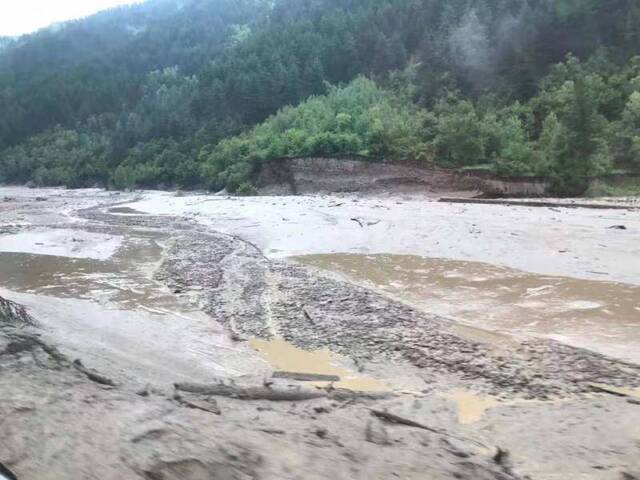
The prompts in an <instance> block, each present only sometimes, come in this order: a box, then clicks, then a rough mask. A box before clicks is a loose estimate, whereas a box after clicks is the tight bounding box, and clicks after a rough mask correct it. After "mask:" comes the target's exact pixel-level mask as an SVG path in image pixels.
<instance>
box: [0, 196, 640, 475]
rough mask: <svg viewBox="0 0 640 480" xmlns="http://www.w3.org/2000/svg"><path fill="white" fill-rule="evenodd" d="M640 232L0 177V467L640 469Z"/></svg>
mask: <svg viewBox="0 0 640 480" xmlns="http://www.w3.org/2000/svg"><path fill="white" fill-rule="evenodd" d="M610 227H614V228H610ZM621 227H624V228H621ZM639 231H640V220H639V217H638V212H637V210H633V209H629V210H608V209H607V210H593V211H592V210H588V209H565V208H555V207H552V208H546V207H545V208H537V207H531V208H530V207H524V206H511V207H507V206H494V205H453V204H446V203H438V202H435V201H430V200H427V199H425V198H418V197H407V198H400V197H394V196H376V197H357V196H347V195H342V196H303V197H258V198H252V199H238V198H225V197H211V196H204V195H203V196H198V195H191V196H180V195H176V194H169V193H153V192H144V193H139V194H137V193H109V192H101V191H98V190H82V191H65V190H27V189H21V188H1V189H0V297H1V298H2V300H0V319H1V322H0V399H1V401H0V431H1V433H2V434H1V436H0V462H2V464H4V465H5V466H6V467H7V468H9V469H10V470H11V471H13V472H14V473H15V474H16V475H17V477H18V478H21V479H23V478H29V479H59V478H100V479H121V478H147V479H210V478H216V479H249V478H256V479H258V478H260V479H261V478H265V479H281V478H301V479H312V478H318V479H320V478H322V479H324V478H340V479H342V478H345V479H346V478H380V479H388V478H402V479H412V478H415V479H438V478H467V479H483V478H487V479H492V478H495V479H509V478H533V479H565V478H571V479H573V478H595V479H632V478H638V475H640V366H639V364H640V358H639V357H638V351H640V320H639V318H638V317H639V316H640V296H639V294H638V291H639V290H638V289H639V288H640V287H638V285H640V265H639V264H638V261H639V258H640V251H639V250H638V249H639V248H640V247H639V246H638V245H639V244H638V242H637V239H638V236H637V234H638V232H639ZM23 307H24V308H23Z"/></svg>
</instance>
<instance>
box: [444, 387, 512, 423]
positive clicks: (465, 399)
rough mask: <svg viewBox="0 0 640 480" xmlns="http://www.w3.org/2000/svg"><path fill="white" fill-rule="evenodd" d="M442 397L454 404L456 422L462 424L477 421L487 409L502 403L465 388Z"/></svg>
mask: <svg viewBox="0 0 640 480" xmlns="http://www.w3.org/2000/svg"><path fill="white" fill-rule="evenodd" d="M444 398H446V399H447V400H451V401H452V402H454V403H455V404H456V407H457V409H458V422H459V423H461V424H463V425H466V424H470V423H474V422H477V421H479V420H480V419H481V418H482V417H484V415H485V413H486V412H487V410H489V409H491V408H494V407H497V406H498V405H501V404H503V402H501V401H500V400H499V399H497V398H495V397H490V396H482V395H477V394H475V393H472V392H469V391H466V390H455V391H453V392H450V393H448V394H446V395H444Z"/></svg>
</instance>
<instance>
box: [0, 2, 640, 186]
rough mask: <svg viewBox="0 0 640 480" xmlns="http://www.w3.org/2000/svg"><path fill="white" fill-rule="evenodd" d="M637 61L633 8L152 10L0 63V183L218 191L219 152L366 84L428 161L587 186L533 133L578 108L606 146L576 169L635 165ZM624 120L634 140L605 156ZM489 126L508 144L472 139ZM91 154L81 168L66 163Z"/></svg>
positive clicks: (107, 17)
mask: <svg viewBox="0 0 640 480" xmlns="http://www.w3.org/2000/svg"><path fill="white" fill-rule="evenodd" d="M637 53H640V7H639V6H638V4H637V2H636V1H634V0H612V1H605V0H495V1H487V0H451V1H447V2H443V1H441V0H365V1H356V0H276V1H274V2H271V1H267V0H241V1H234V0H183V1H180V2H179V1H177V0H150V1H148V2H147V3H144V4H142V5H137V6H133V7H127V8H119V9H115V10H112V11H108V12H103V13H100V14H97V15H94V16H92V17H89V18H87V19H84V20H79V21H75V22H71V23H69V24H65V25H63V26H59V27H56V28H50V29H46V30H44V31H41V32H38V33H36V34H34V35H30V36H27V37H23V38H21V39H18V40H17V41H15V42H13V43H12V44H10V45H9V46H7V47H6V48H5V49H4V50H3V51H0V107H1V108H0V148H1V147H13V148H9V149H8V150H5V152H4V153H3V154H0V180H3V179H4V181H12V182H16V181H17V182H19V181H25V180H27V179H32V180H35V181H37V182H39V183H46V184H51V183H54V184H56V183H68V184H72V185H83V184H87V183H90V184H93V183H102V184H107V183H109V182H113V181H114V177H113V175H114V172H115V171H116V169H117V168H118V166H121V165H122V166H125V165H126V167H127V168H128V169H129V172H128V174H127V175H125V177H126V178H127V182H126V183H131V182H132V181H133V184H134V185H146V186H154V185H160V184H164V185H171V184H180V185H182V186H189V185H195V184H210V185H217V186H219V182H218V181H213V182H212V181H211V179H210V178H206V177H207V175H208V174H211V171H212V170H211V168H209V167H208V166H207V164H208V160H207V159H208V158H209V157H210V154H212V152H214V151H215V148H216V145H217V144H218V142H219V141H220V140H222V139H223V138H226V137H230V136H232V135H235V134H237V133H240V132H242V131H244V130H247V129H248V128H250V127H251V126H253V125H255V124H257V123H259V122H262V121H263V120H265V119H266V118H267V117H269V116H270V115H272V114H275V113H276V112H277V111H278V110H279V109H280V108H282V107H284V106H286V105H296V104H298V103H300V102H302V101H304V100H305V99H307V98H308V97H309V96H311V95H321V94H324V93H326V92H327V82H328V83H329V84H334V85H336V84H342V83H347V82H350V81H352V80H353V79H354V78H356V77H357V76H359V75H365V76H367V77H369V78H371V79H373V80H375V81H376V82H378V83H379V84H380V85H381V86H383V87H385V88H386V89H390V90H393V91H395V92H396V93H397V94H398V98H401V99H402V100H401V101H403V102H409V103H415V104H416V105H417V106H419V107H423V108H427V109H429V112H428V115H422V114H421V115H422V116H423V117H424V118H426V119H430V120H428V121H427V120H425V124H424V125H423V127H422V128H423V138H422V139H421V140H420V142H419V143H420V144H421V145H425V147H424V149H425V150H424V151H423V152H422V153H419V154H418V156H419V157H421V158H434V157H435V158H437V159H438V160H439V161H443V162H445V163H449V164H455V165H468V164H478V163H483V162H485V163H486V162H490V163H491V168H493V169H494V170H496V171H502V172H507V171H518V172H543V171H553V170H554V168H555V167H554V168H551V167H548V166H547V167H548V168H547V167H545V168H543V167H542V165H544V164H545V162H546V163H549V162H551V163H553V162H555V163H557V162H558V161H559V160H558V158H560V157H563V158H564V157H567V158H566V159H565V160H563V162H564V164H566V165H570V166H568V167H566V169H569V170H571V169H575V171H576V172H580V173H579V175H581V176H584V175H587V174H591V173H594V172H597V171H599V169H598V168H595V169H593V168H590V167H589V168H581V165H580V164H572V163H571V161H570V160H569V157H572V156H573V155H577V154H578V153H579V152H577V151H572V150H571V148H569V147H566V145H565V146H564V147H562V146H558V145H556V146H555V147H553V148H552V146H550V145H547V147H545V148H547V149H552V150H553V149H554V148H555V150H557V152H556V154H554V155H556V157H554V160H553V161H552V160H549V159H548V158H546V157H545V158H546V160H544V159H541V158H540V156H539V155H538V154H537V153H536V152H539V151H540V150H541V149H542V146H541V145H540V144H539V142H540V141H541V136H542V135H543V133H544V128H543V123H544V122H545V120H546V119H547V117H548V116H549V114H550V113H554V114H555V115H556V119H557V121H558V122H560V123H559V125H560V126H559V127H558V128H560V127H563V128H566V127H567V125H568V124H569V123H571V122H572V121H573V120H571V119H570V118H569V117H570V114H569V113H567V112H569V111H570V110H571V108H573V107H572V106H571V105H573V104H576V102H578V103H579V102H580V101H582V100H580V98H579V97H580V95H583V94H584V95H586V97H585V98H586V100H588V102H591V103H592V104H593V105H590V106H588V108H586V107H585V108H582V109H581V110H580V109H579V108H578V109H577V110H576V111H580V112H581V113H580V115H583V116H585V118H587V117H589V118H591V117H593V118H592V120H593V121H592V120H585V121H578V120H576V122H577V124H579V125H582V126H583V127H584V129H585V131H588V130H589V129H591V130H592V131H593V132H595V131H596V130H597V131H598V135H595V136H596V137H598V139H597V140H598V141H597V142H595V143H598V145H595V144H594V145H592V146H590V147H589V148H588V149H587V150H585V151H583V152H581V153H580V155H581V156H583V157H585V156H586V157H590V156H591V155H595V152H596V151H597V152H599V153H598V155H600V157H603V156H606V155H608V156H610V158H611V159H616V160H618V159H620V160H621V161H624V162H627V163H629V162H631V163H633V162H635V160H634V159H635V153H633V152H634V150H633V148H635V147H633V145H634V143H633V142H634V141H635V140H634V138H635V133H634V132H635V128H636V125H635V123H634V122H635V120H634V119H633V115H634V114H633V105H631V106H630V107H629V108H625V107H627V106H628V104H629V102H630V101H631V95H632V93H633V91H634V89H635V87H633V86H632V85H631V84H630V83H629V82H631V80H630V79H631V78H633V75H632V73H633V64H632V63H630V64H628V62H629V61H630V59H631V57H632V56H633V55H634V54H637ZM567 54H574V57H573V58H575V60H571V58H570V59H569V60H568V62H567V64H566V65H567V66H566V67H565V68H566V69H567V68H568V69H569V70H570V71H569V72H568V73H566V74H564V76H563V74H560V73H558V69H557V68H556V67H553V65H555V64H557V63H558V62H563V61H565V59H566V55H567ZM590 58H591V59H592V60H589V59H590ZM578 59H580V60H582V62H580V61H578ZM576 62H577V63H576ZM575 65H577V66H575ZM625 65H626V66H625ZM554 68H555V69H554ZM558 68H559V67H558ZM560 70H561V69H560ZM402 71H404V73H402V74H400V73H393V72H402ZM547 75H550V76H549V77H547ZM594 75H595V76H597V77H598V78H599V80H598V79H596V78H595V77H594ZM616 75H617V76H616ZM614 77H615V78H614ZM578 79H579V80H580V81H579V82H577V83H576V80H578ZM621 79H622V80H621ZM617 81H623V83H624V82H626V83H625V85H624V86H623V88H622V89H621V90H620V91H619V92H617V97H616V98H615V99H614V100H612V99H608V100H607V99H603V98H596V97H593V95H600V94H604V95H609V96H611V95H613V96H614V97H615V96H616V94H613V93H611V92H610V90H609V89H607V88H604V87H603V88H601V87H600V86H598V85H600V84H599V83H598V82H600V83H602V84H607V85H608V84H609V83H610V84H611V85H610V86H611V87H612V88H615V85H614V84H615V82H617ZM566 82H572V85H571V86H570V87H567V85H565V84H566ZM594 82H595V83H594ZM583 83H584V85H585V87H584V88H582V87H581V86H580V85H582V84H583ZM563 85H564V87H563ZM576 85H577V86H576ZM618 86H620V85H618ZM574 87H575V88H574ZM562 88H565V90H567V88H569V90H571V91H570V92H568V93H567V91H565V92H564V94H565V97H566V98H565V97H562V92H561V89H562ZM374 90H375V89H374ZM578 90H580V91H578ZM380 91H382V90H380ZM581 91H582V92H583V93H580V92H581ZM384 95H387V93H384ZM567 95H569V96H568V97H567ZM569 97H570V98H569ZM587 97H588V98H587ZM554 102H555V103H554ZM563 102H564V103H563ZM572 102H573V103H572ZM594 102H595V103H594ZM518 105H519V106H518ZM563 105H564V106H563ZM573 106H575V105H573ZM576 108H577V107H576ZM623 111H627V114H626V118H627V120H625V121H626V125H627V126H626V127H625V128H627V132H628V135H627V137H625V138H624V139H620V138H616V139H613V138H605V137H606V135H604V130H603V129H604V128H605V123H606V128H609V129H610V128H611V126H612V125H613V123H612V122H619V121H622V117H623ZM629 111H631V113H629ZM585 112H586V113H585ZM589 112H590V113H589ZM343 113H345V114H349V112H343ZM590 116H591V117H590ZM601 117H602V118H601ZM491 119H493V120H491ZM485 120H490V121H489V122H488V123H487V124H488V125H493V124H495V125H499V126H500V128H498V127H495V129H494V130H497V131H500V132H502V131H503V130H504V131H505V132H507V131H509V132H510V133H504V135H507V137H509V136H510V137H509V138H501V135H502V133H500V135H497V134H495V133H487V132H482V131H479V130H478V128H475V127H474V126H473V125H474V124H477V123H478V122H482V121H485ZM601 120H603V121H605V123H603V122H602V121H601ZM553 121H554V120H553V118H550V119H549V121H548V122H547V130H548V129H551V128H552V126H553ZM447 122H448V123H447ZM456 122H457V123H456ZM492 122H493V123H492ZM585 122H586V123H585ZM485 123H486V122H485ZM574 123H575V122H574ZM591 124H593V125H591ZM596 124H597V125H596ZM58 125H59V126H60V127H57V126H58ZM370 125H371V128H374V124H373V123H371V124H370ZM638 127H640V125H639V126H638ZM326 128H329V130H327V131H333V130H331V129H332V128H333V127H330V126H326ZM447 128H448V129H449V130H450V131H449V132H448V133H446V131H447ZM491 128H493V127H491ZM454 130H455V131H458V133H457V135H462V140H464V141H460V139H456V132H455V131H454ZM559 131H561V130H559ZM460 132H464V133H460ZM369 133H371V132H369ZM445 133H446V134H445ZM547 133H549V132H547ZM556 133H557V132H556ZM549 134H550V133H549ZM34 135H35V137H34ZM563 135H564V134H563ZM30 137H33V138H31V139H30V140H27V139H29V138H30ZM594 138H595V137H594ZM600 140H602V142H605V143H606V145H607V148H604V147H602V145H600V143H601V142H600ZM265 141H269V139H266V140H265ZM544 141H547V140H544ZM69 142H70V143H69ZM500 142H501V144H500ZM365 143H368V140H367V141H366V142H365ZM392 143H393V142H392ZM547 143H548V141H547ZM565 143H567V142H565ZM569 143H570V142H569ZM592 143H593V142H592ZM506 145H509V146H506ZM567 145H568V144H567ZM345 148H346V147H345ZM34 149H36V150H34ZM65 149H66V150H65ZM83 149H86V152H85V153H86V155H84V154H83V155H82V158H83V160H82V161H81V164H82V165H85V164H86V165H85V166H86V168H82V169H78V168H76V167H74V165H75V164H74V163H73V161H70V160H69V159H68V158H67V159H66V160H64V161H63V160H62V159H63V158H64V157H65V154H64V152H65V151H67V150H68V151H75V152H79V151H81V150H83ZM427 149H428V151H427ZM562 149H564V150H567V149H568V150H567V152H569V153H566V152H565V153H562V154H560V153H558V152H560V151H561V150H562ZM259 150H260V151H262V152H265V151H269V149H265V148H263V147H260V148H259ZM272 150H273V151H274V152H275V151H277V150H278V149H272ZM414 150H415V149H414ZM564 150H563V151H564ZM605 150H606V152H605ZM614 150H615V151H614ZM36 151H37V152H38V153H37V155H39V157H38V158H33V155H34V154H35V153H34V152H36ZM87 152H88V153H87ZM49 153H51V154H49ZM545 155H546V154H545ZM67 157H69V156H67ZM71 157H73V156H71ZM547 157H548V155H547ZM90 158H95V160H90ZM514 158H517V161H516V160H514ZM78 161H80V160H78ZM244 161H245V163H246V158H245V160H244ZM260 161H264V158H262V157H261V159H259V161H258V163H257V164H256V166H254V167H252V168H250V169H246V168H245V169H244V170H246V171H249V170H250V171H254V170H255V169H256V168H259V162H260ZM60 162H62V163H60ZM158 162H160V163H161V164H163V165H165V164H166V165H170V166H171V168H168V169H167V168H164V167H163V168H156V167H154V165H156V164H158ZM598 162H599V163H598ZM598 162H596V163H598V164H603V162H600V160H598ZM554 165H555V164H554ZM156 166H157V165H156ZM563 168H564V167H563ZM78 170H81V171H83V172H85V173H83V174H82V175H79V176H78V175H76V174H74V172H76V171H78ZM133 170H135V171H137V172H138V173H137V174H136V175H131V174H130V173H131V171H133ZM121 171H122V169H121ZM160 171H162V172H163V173H162V174H161V175H160V174H159V173H158V172H160ZM176 172H186V173H185V174H184V175H180V178H178V177H177V176H176ZM68 175H71V176H72V177H73V178H70V177H68ZM216 175H219V172H218V173H216ZM116 183H120V182H116Z"/></svg>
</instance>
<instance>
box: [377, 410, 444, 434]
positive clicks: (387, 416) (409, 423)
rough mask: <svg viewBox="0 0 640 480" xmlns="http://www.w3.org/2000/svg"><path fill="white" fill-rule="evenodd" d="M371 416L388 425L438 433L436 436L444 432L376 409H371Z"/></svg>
mask: <svg viewBox="0 0 640 480" xmlns="http://www.w3.org/2000/svg"><path fill="white" fill-rule="evenodd" d="M370 411H371V414H372V415H373V416H375V417H378V418H380V419H382V420H384V421H386V422H389V423H395V424H398V425H406V426H408V427H415V428H421V429H422V430H428V431H429V432H433V433H438V434H444V433H446V432H444V431H442V430H438V429H437V428H433V427H429V426H427V425H424V424H422V423H419V422H416V421H414V420H411V419H409V418H405V417H401V416H400V415H395V414H393V413H389V412H387V411H386V410H376V409H373V408H372V409H371V410H370Z"/></svg>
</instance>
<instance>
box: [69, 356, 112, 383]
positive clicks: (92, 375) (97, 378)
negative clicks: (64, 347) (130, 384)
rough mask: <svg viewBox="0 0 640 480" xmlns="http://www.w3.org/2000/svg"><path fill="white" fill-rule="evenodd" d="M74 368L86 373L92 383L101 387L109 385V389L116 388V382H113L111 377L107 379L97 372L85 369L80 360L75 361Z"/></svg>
mask: <svg viewBox="0 0 640 480" xmlns="http://www.w3.org/2000/svg"><path fill="white" fill-rule="evenodd" d="M73 366H74V367H75V369H76V370H78V371H79V372H81V373H84V374H85V375H86V376H87V378H88V379H89V380H91V381H92V382H95V383H99V384H100V385H107V386H109V387H115V386H116V382H114V381H113V380H111V379H110V378H109V377H105V376H104V375H101V374H100V373H98V372H96V371H95V370H92V369H90V368H87V367H85V366H84V365H83V364H82V362H81V361H80V360H74V361H73Z"/></svg>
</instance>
